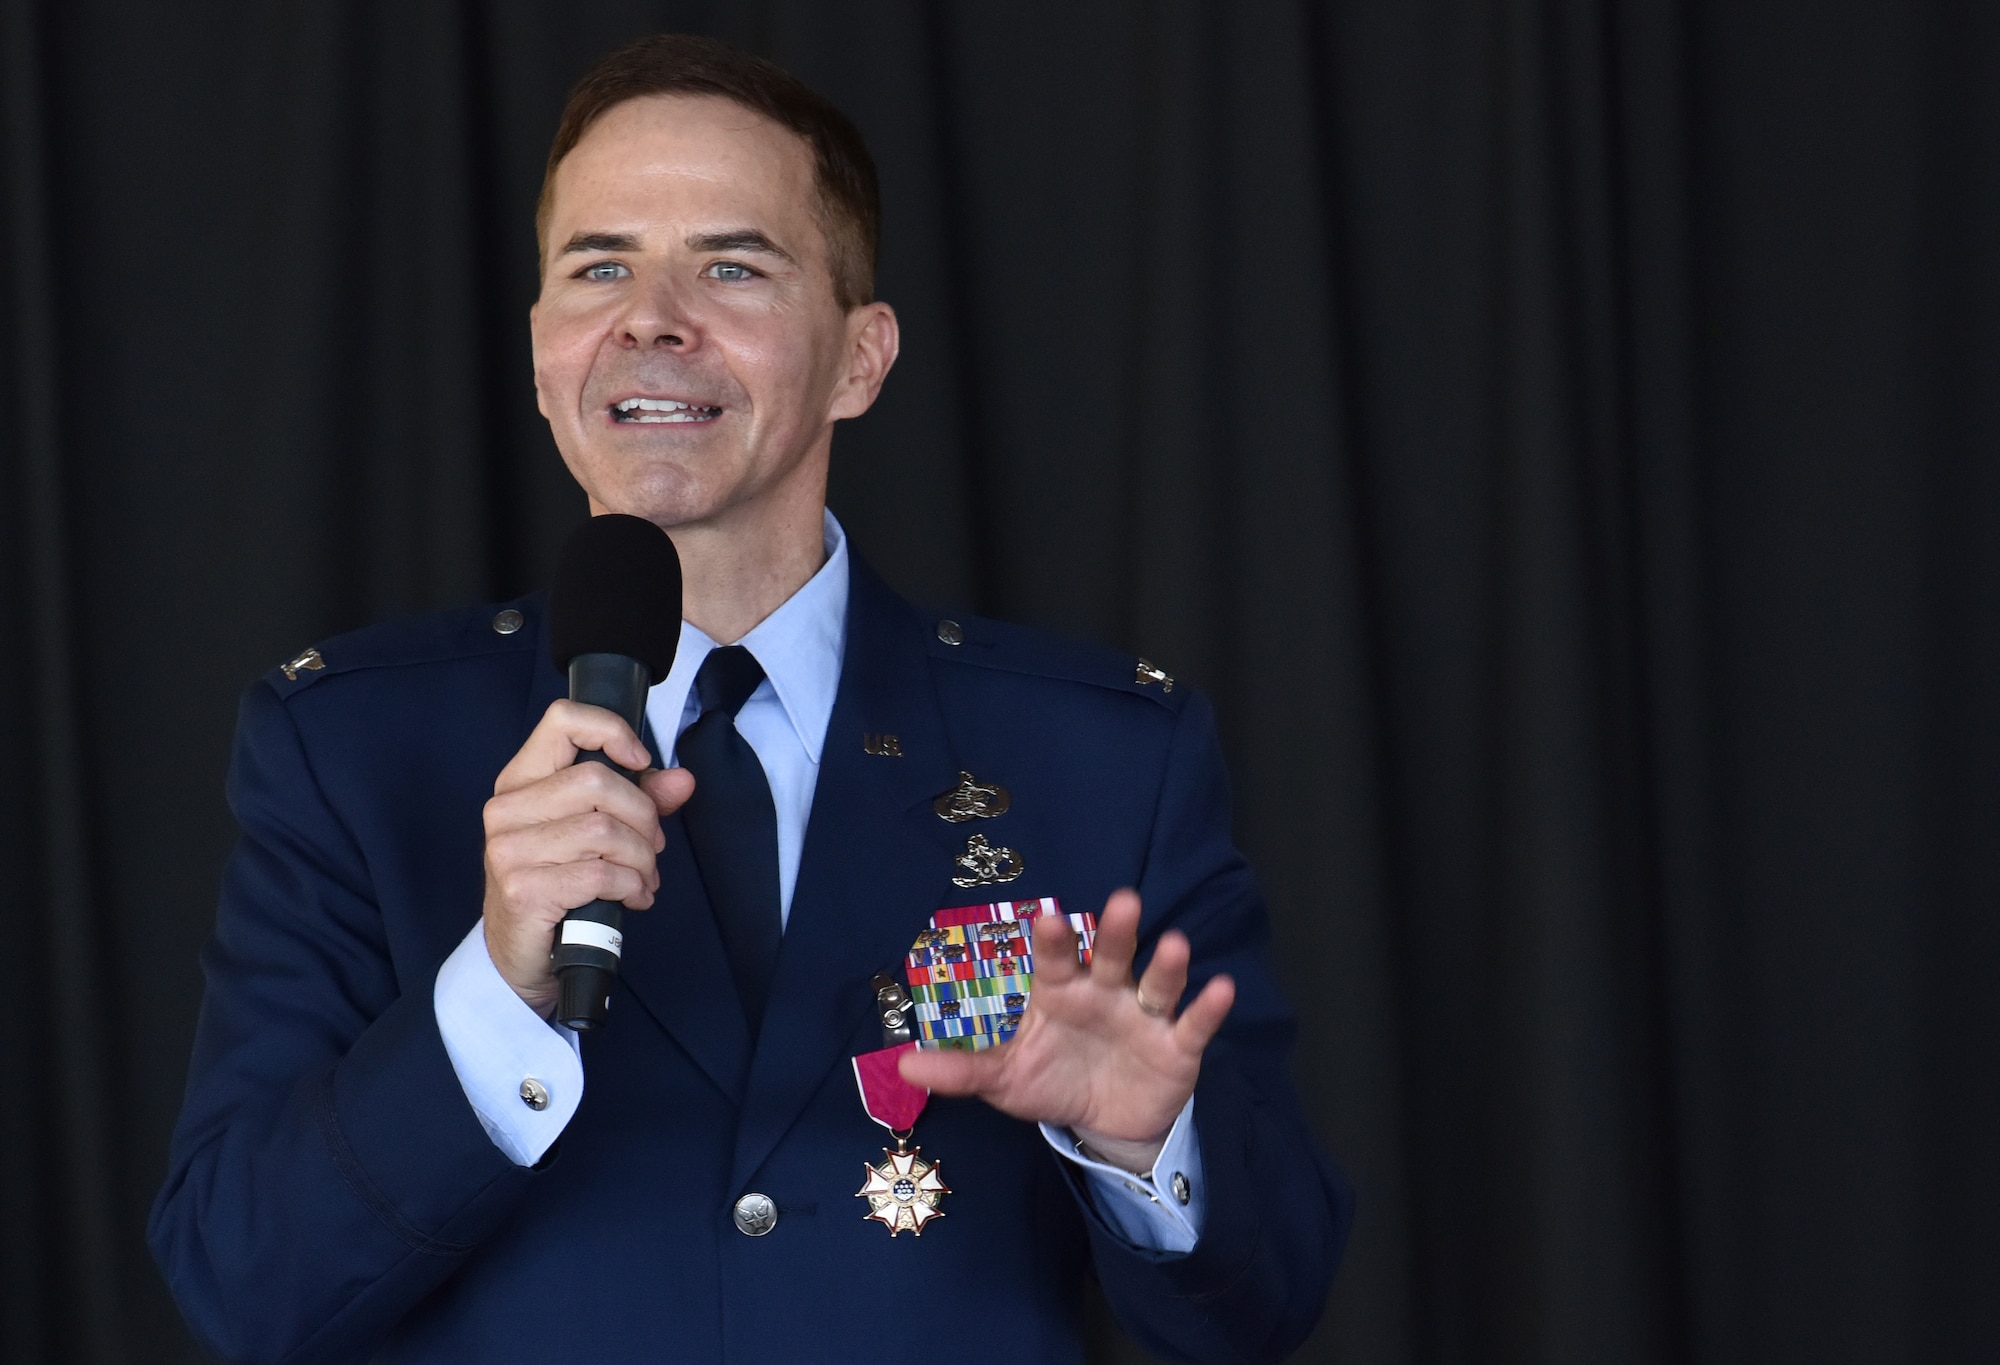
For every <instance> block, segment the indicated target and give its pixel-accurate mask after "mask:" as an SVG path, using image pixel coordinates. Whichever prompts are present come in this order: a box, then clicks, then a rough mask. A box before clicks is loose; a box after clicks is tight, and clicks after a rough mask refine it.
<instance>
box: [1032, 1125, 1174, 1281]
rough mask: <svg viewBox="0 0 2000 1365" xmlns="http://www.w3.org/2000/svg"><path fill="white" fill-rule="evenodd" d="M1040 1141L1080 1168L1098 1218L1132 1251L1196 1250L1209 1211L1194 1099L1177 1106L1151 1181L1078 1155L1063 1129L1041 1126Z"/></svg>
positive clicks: (1071, 1137) (1070, 1135) (1073, 1139)
mask: <svg viewBox="0 0 2000 1365" xmlns="http://www.w3.org/2000/svg"><path fill="white" fill-rule="evenodd" d="M1042 1136H1043V1137H1045V1138H1047V1139H1048V1142H1049V1145H1050V1146H1051V1147H1053V1148H1055V1149H1056V1151H1057V1152H1058V1153H1059V1154H1060V1155H1061V1156H1062V1157H1063V1158H1064V1159H1065V1160H1067V1161H1070V1162H1073V1163H1075V1164H1076V1165H1078V1166H1081V1167H1083V1169H1084V1170H1085V1171H1086V1172H1087V1174H1086V1176H1085V1177H1084V1178H1085V1179H1086V1180H1087V1181H1089V1183H1090V1193H1091V1197H1092V1199H1093V1200H1094V1201H1095V1202H1096V1205H1097V1212H1098V1214H1099V1215H1100V1216H1102V1217H1103V1219H1104V1221H1105V1222H1106V1223H1108V1224H1110V1226H1111V1230H1112V1231H1113V1232H1116V1233H1117V1234H1118V1235H1119V1236H1120V1237H1123V1238H1124V1239H1125V1240H1126V1241H1127V1242H1130V1243H1131V1244H1132V1245H1133V1246H1135V1247H1144V1248H1145V1249H1147V1250H1148V1251H1171V1252H1177V1253H1181V1254H1185V1253H1187V1252H1190V1251H1193V1250H1194V1244H1195V1242H1196V1241H1198V1240H1199V1239H1200V1237H1201V1224H1202V1214H1203V1211H1204V1210H1205V1209H1206V1208H1207V1205H1208V1195H1207V1190H1206V1189H1205V1187H1204V1184H1203V1181H1202V1178H1201V1141H1200V1137H1199V1135H1198V1134H1197V1133H1196V1132H1195V1127H1194V1096H1192V1095H1190V1096H1188V1102H1187V1103H1186V1104H1185V1105H1183V1106H1181V1112H1180V1116H1179V1117H1178V1118H1176V1119H1175V1120H1174V1126H1173V1127H1172V1128H1171V1129H1170V1130H1169V1131H1168V1133H1167V1141H1166V1145H1165V1146H1163V1147H1161V1148H1160V1156H1159V1159H1158V1160H1157V1161H1155V1162H1154V1163H1153V1169H1152V1171H1151V1172H1150V1173H1149V1175H1150V1178H1149V1176H1143V1175H1133V1174H1132V1173H1131V1172H1130V1171H1125V1170H1120V1169H1119V1168H1118V1167H1116V1166H1108V1165H1106V1164H1105V1163H1104V1162H1102V1161H1096V1160H1093V1159H1092V1158H1090V1157H1088V1156H1086V1155H1084V1154H1083V1153H1082V1152H1080V1151H1078V1150H1077V1139H1076V1135H1075V1134H1074V1133H1072V1132H1070V1131H1069V1129H1067V1128H1057V1127H1055V1126H1053V1125H1051V1124H1047V1123H1045V1124H1043V1125H1042Z"/></svg>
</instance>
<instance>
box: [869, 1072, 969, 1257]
mask: <svg viewBox="0 0 2000 1365" xmlns="http://www.w3.org/2000/svg"><path fill="white" fill-rule="evenodd" d="M915 1046H916V1044H915V1043H899V1044H898V1045H896V1046H895V1047H885V1048H882V1049H881V1050H880V1051H877V1052H864V1053H863V1054H861V1055H860V1056H859V1057H856V1058H855V1059H854V1083H855V1085H856V1086H857V1087H858V1088H859V1089H860V1091H861V1107H862V1108H863V1109H865V1110H867V1111H868V1117H869V1118H871V1119H873V1120H875V1122H877V1123H879V1124H881V1125H882V1126H883V1127H884V1128H887V1129H888V1130H889V1133H890V1135H891V1136H892V1137H894V1138H895V1139H896V1150H895V1151H893V1152H892V1151H890V1150H889V1149H888V1148H887V1147H884V1148H883V1149H882V1155H883V1156H884V1157H885V1158H887V1159H886V1160H884V1161H880V1162H877V1163H875V1164H873V1165H870V1164H869V1163H868V1162H866V1161H864V1162H862V1163H861V1165H862V1168H863V1169H864V1170H866V1171H867V1172H868V1179H867V1180H866V1181H865V1182H863V1184H862V1186H861V1188H860V1189H858V1190H856V1191H855V1192H854V1196H855V1198H857V1199H866V1200H867V1201H868V1212H867V1213H865V1214H863V1215H862V1220H863V1221H864V1222H868V1221H872V1222H877V1223H880V1224H881V1225H882V1226H883V1227H885V1228H887V1229H889V1235H890V1236H891V1237H894V1236H895V1235H896V1234H897V1233H899V1232H909V1233H911V1234H913V1235H914V1236H918V1237H921V1236H923V1235H924V1225H925V1224H926V1223H928V1222H930V1221H931V1219H933V1218H942V1217H944V1210H943V1209H940V1208H939V1207H938V1205H939V1204H941V1203H943V1202H944V1197H945V1196H946V1195H948V1194H950V1193H951V1189H950V1187H949V1186H947V1185H946V1184H945V1183H944V1177H943V1175H941V1174H940V1173H939V1171H938V1163H937V1162H935V1161H925V1160H924V1159H923V1155H922V1153H923V1150H924V1149H923V1148H921V1147H912V1146H910V1136H911V1133H912V1131H913V1130H914V1129H915V1128H916V1125H917V1116H918V1115H920V1114H922V1113H923V1112H924V1105H925V1104H926V1103H927V1102H928V1101H929V1100H930V1097H931V1092H930V1091H928V1090H922V1089H919V1088H918V1087H916V1086H914V1085H911V1084H910V1083H909V1082H908V1081H906V1080H904V1079H903V1076H902V1073H901V1072H899V1071H898V1070H897V1069H896V1060H897V1059H898V1058H899V1057H901V1056H902V1055H903V1054H904V1053H905V1052H908V1051H909V1050H910V1049H911V1048H913V1047H915Z"/></svg>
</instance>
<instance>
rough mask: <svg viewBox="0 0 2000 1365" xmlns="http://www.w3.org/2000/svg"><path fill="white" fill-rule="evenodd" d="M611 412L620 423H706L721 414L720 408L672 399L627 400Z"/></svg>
mask: <svg viewBox="0 0 2000 1365" xmlns="http://www.w3.org/2000/svg"><path fill="white" fill-rule="evenodd" d="M611 410H612V412H613V414H614V415H615V417H616V420H618V421H620V422H706V421H708V420H709V419H710V418H711V417H716V416H719V415H720V414H721V412H722V409H721V408H712V407H707V406H705V405H703V404H701V403H682V402H679V401H678V400H676V399H672V398H627V399H625V400H624V401H623V402H620V403H616V404H614V405H613V406H612V409H611Z"/></svg>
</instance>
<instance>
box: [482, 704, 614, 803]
mask: <svg viewBox="0 0 2000 1365" xmlns="http://www.w3.org/2000/svg"><path fill="white" fill-rule="evenodd" d="M591 749H601V750H603V751H604V754H605V756H606V757H607V758H609V759H611V760H612V762H614V763H617V764H619V765H621V766H623V767H626V768H629V769H631V770H632V771H634V772H639V771H642V770H644V769H646V768H649V767H651V766H652V764H653V759H652V755H650V754H648V753H647V752H646V746H645V745H643V744H641V743H640V742H639V737H638V736H637V735H635V734H633V733H632V727H631V726H629V725H627V724H626V723H625V722H624V721H623V720H621V719H620V718H619V717H618V716H617V715H616V714H615V713H613V712H610V711H606V710H605V709H604V708H603V707H601V706H585V705H583V704H582V703H581V702H573V701H567V700H560V699H559V700H557V701H554V702H551V703H550V704H549V709H548V710H547V711H545V712H543V713H542V719H541V721H540V722H539V723H538V724H537V725H536V726H535V729H534V732H533V733H532V734H530V735H529V736H528V740H527V743H525V744H523V745H522V746H521V749H520V752H519V753H517V754H515V755H514V757H513V758H512V759H511V760H509V761H508V764H507V766H506V767H504V768H502V769H501V770H500V776H499V777H498V778H496V779H495V780H494V783H493V790H494V791H495V792H496V793H499V792H508V791H513V790H515V789H516V788H518V787H525V786H527V785H528V784H529V783H532V782H537V781H540V780H541V779H542V778H544V777H547V776H548V775H549V774H551V773H554V772H560V771H561V770H562V769H564V768H567V767H569V766H570V765H571V764H572V763H574V762H576V756H577V755H578V754H580V753H583V752H585V751H587V750H591Z"/></svg>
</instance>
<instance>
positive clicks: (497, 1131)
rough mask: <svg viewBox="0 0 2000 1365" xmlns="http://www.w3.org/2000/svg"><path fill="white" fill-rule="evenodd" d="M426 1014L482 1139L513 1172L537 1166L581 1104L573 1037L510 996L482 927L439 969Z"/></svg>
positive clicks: (580, 1066)
mask: <svg viewBox="0 0 2000 1365" xmlns="http://www.w3.org/2000/svg"><path fill="white" fill-rule="evenodd" d="M431 1008H432V1009H433V1010H434V1011H435V1012H436V1014H437V1023H438V1033H439V1035H440V1036H441V1037H442V1038H443V1039H444V1050H445V1054H446V1055H447V1056H449V1057H450V1058H451V1069H452V1070H453V1071H455V1072H457V1073H458V1083H459V1086H460V1087H461V1088H462V1089H463V1090H464V1091H465V1098H466V1099H467V1100H468V1101H470V1102H471V1104H472V1112H473V1113H474V1114H476V1115H478V1117H479V1125H480V1127H482V1128H484V1129H485V1130H486V1136H488V1137H490V1138H492V1139H493V1145H494V1146H495V1147H498V1148H499V1149H500V1150H501V1151H503V1152H505V1153H506V1154H507V1159H508V1160H509V1161H512V1162H513V1163H514V1164H515V1165H516V1166H532V1165H534V1164H535V1163H536V1162H537V1161H540V1160H541V1159H542V1155H543V1153H545V1152H547V1151H548V1150H549V1148H550V1147H552V1146H554V1145H555V1141H556V1139H557V1138H559V1137H561V1136H562V1131H563V1129H564V1128H566V1127H568V1126H569V1121H570V1117H571V1116H572V1115H573V1114H575V1113H576V1106H577V1104H578V1103H579V1102H581V1101H582V1099H583V1055H582V1052H581V1050H580V1048H579V1047H578V1044H577V1038H576V1031H575V1030H574V1029H567V1028H564V1027H563V1026H562V1025H561V1024H554V1023H550V1022H549V1021H548V1020H546V1019H544V1018H542V1016H541V1015H539V1014H536V1013H535V1012H534V1011H533V1010H531V1009H529V1008H528V1006H527V1002H525V1001H524V1000H522V999H521V997H520V996H518V995H516V994H515V993H514V988H513V987H512V986H509V985H508V984H507V982H506V980H505V979H504V978H502V977H501V975H500V969H499V968H497V967H495V966H494V965H493V959H492V957H491V956H490V955H489V954H488V953H487V951H486V932H485V922H484V921H480V922H479V923H476V924H474V925H473V926H472V932H471V933H469V934H467V935H466V936H465V938H464V939H463V941H461V942H460V943H459V945H458V947H456V948H454V949H453V950H452V953H451V956H450V957H448V958H446V959H445V960H444V966H442V967H440V968H438V974H437V984H436V986H435V987H434V988H433V989H432V991H431Z"/></svg>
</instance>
